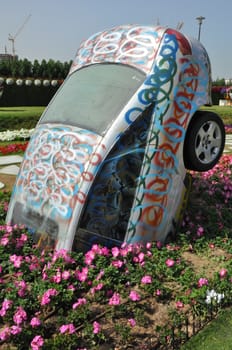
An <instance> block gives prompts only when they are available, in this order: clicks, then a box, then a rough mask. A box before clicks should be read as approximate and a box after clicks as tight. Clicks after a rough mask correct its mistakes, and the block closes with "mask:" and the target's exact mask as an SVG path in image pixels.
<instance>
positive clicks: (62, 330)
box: [60, 323, 76, 334]
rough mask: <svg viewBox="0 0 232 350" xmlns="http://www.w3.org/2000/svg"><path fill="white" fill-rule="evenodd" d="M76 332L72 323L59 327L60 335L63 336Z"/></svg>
mask: <svg viewBox="0 0 232 350" xmlns="http://www.w3.org/2000/svg"><path fill="white" fill-rule="evenodd" d="M75 332H76V329H75V326H74V324H73V323H69V324H64V325H63V326H61V327H60V333H61V334H64V333H67V334H73V333H75Z"/></svg>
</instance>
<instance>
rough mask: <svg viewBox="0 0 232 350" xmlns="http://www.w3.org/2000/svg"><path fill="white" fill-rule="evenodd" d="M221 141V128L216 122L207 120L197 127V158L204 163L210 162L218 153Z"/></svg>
mask: <svg viewBox="0 0 232 350" xmlns="http://www.w3.org/2000/svg"><path fill="white" fill-rule="evenodd" d="M221 143H222V134H221V130H220V128H219V126H218V124H217V123H215V122H214V121H208V122H206V123H204V124H203V125H202V126H201V128H200V129H199V131H198V133H197V137H196V142H195V152H196V156H197V158H198V160H199V161H200V162H202V163H204V164H208V163H211V162H212V161H213V160H214V159H215V158H216V157H217V155H218V153H219V151H220V147H221Z"/></svg>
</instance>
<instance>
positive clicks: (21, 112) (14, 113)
mask: <svg viewBox="0 0 232 350" xmlns="http://www.w3.org/2000/svg"><path fill="white" fill-rule="evenodd" d="M44 108H45V107H41V106H33V107H27V106H25V107H24V106H22V107H0V118H1V117H18V116H19V117H21V116H25V117H27V116H28V117H31V116H36V117H40V116H41V114H42V112H43V111H44Z"/></svg>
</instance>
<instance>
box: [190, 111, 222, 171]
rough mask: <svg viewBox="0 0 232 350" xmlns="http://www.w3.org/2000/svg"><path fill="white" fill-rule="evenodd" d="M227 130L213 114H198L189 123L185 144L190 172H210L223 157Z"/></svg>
mask: <svg viewBox="0 0 232 350" xmlns="http://www.w3.org/2000/svg"><path fill="white" fill-rule="evenodd" d="M224 145H225V128H224V124H223V122H222V120H221V118H220V117H219V116H218V115H217V114H215V113H213V112H201V111H198V112H196V114H195V116H194V117H193V119H192V120H191V122H190V123H189V127H188V129H187V132H186V137H185V142H184V164H185V167H186V168H187V169H189V170H195V171H208V170H210V169H212V168H213V167H214V165H215V164H216V163H217V162H218V160H219V158H220V157H221V155H222V152H223V149H224Z"/></svg>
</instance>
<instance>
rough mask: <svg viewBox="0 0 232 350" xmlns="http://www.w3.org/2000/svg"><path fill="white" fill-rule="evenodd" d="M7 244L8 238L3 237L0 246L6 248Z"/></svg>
mask: <svg viewBox="0 0 232 350" xmlns="http://www.w3.org/2000/svg"><path fill="white" fill-rule="evenodd" d="M8 243H9V238H8V237H7V236H5V237H4V236H3V237H2V238H1V240H0V245H2V246H7V244H8Z"/></svg>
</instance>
